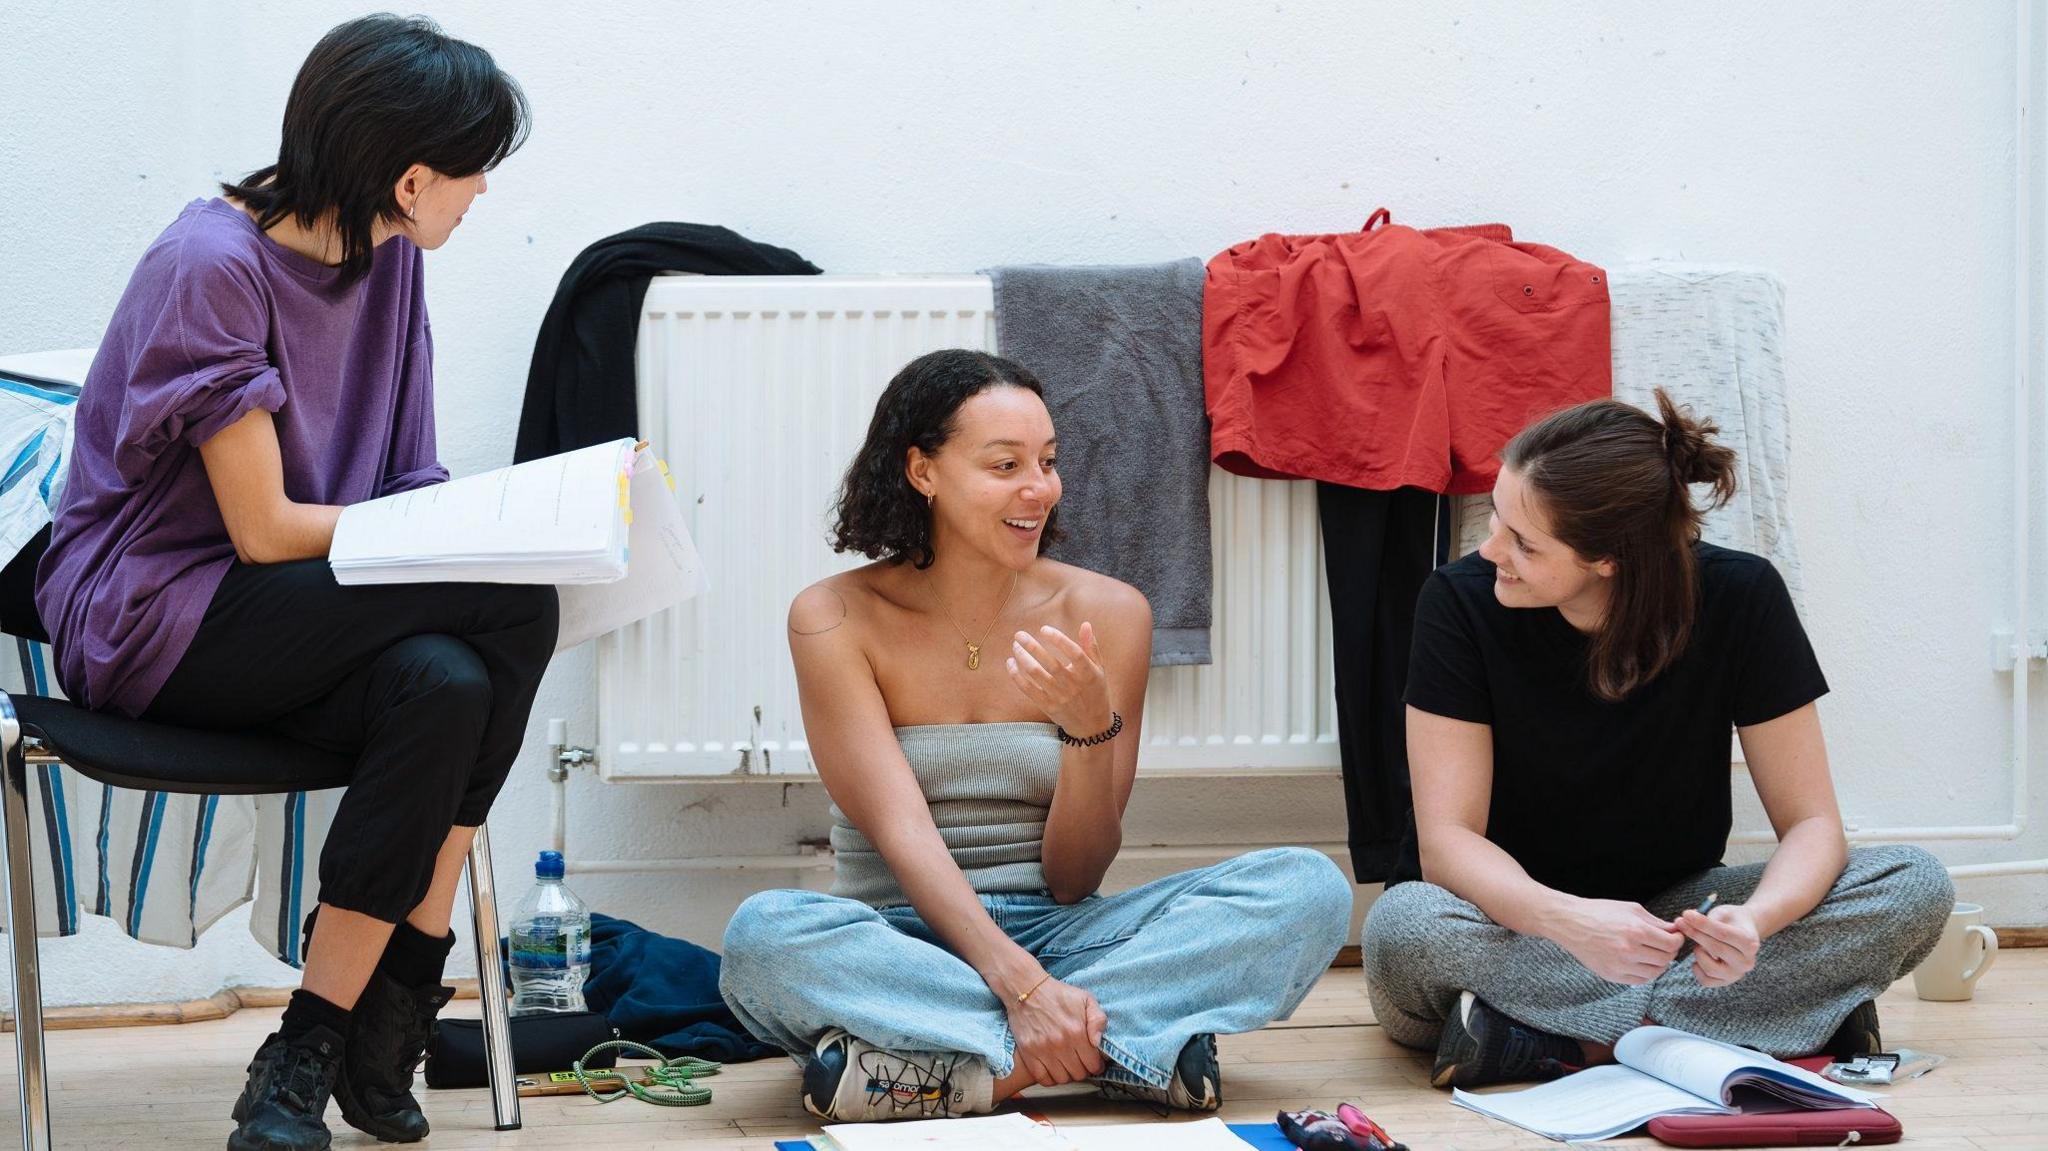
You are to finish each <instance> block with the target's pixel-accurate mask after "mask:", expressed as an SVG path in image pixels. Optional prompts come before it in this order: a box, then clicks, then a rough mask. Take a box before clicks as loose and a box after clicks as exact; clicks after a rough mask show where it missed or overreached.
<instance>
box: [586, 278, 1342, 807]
mask: <svg viewBox="0 0 2048 1151" xmlns="http://www.w3.org/2000/svg"><path fill="white" fill-rule="evenodd" d="M994 344H995V323H994V297H993V292H992V289H991V286H990V283H989V280H988V278H987V277H985V276H937V277H907V276H887V277H884V276H759V277H754V276H747V277H735V276H726V277H689V276H667V277H660V278H657V279H656V280H655V281H654V282H653V283H652V284H651V285H650V286H649V288H648V291H647V298H646V303H645V305H644V311H643V314H642V317H641V322H640V340H639V349H638V353H639V405H640V428H641V434H642V435H644V436H647V437H649V438H651V439H653V440H654V441H655V443H656V444H657V445H658V446H659V447H660V449H661V450H662V451H663V452H664V453H665V454H666V456H667V458H668V462H669V466H670V468H671V469H672V470H673V471H674V473H675V476H676V480H677V491H678V493H679V494H680V495H681V497H682V499H683V501H684V508H685V512H686V514H687V515H688V517H689V523H690V530H691V531H692V532H693V533H695V537H696V542H697V546H698V548H699V550H700V551H701V552H702V553H703V559H704V565H705V570H706V574H707V577H708V584H709V586H708V588H707V590H706V591H705V592H704V593H703V594H702V595H699V596H697V597H696V598H695V599H692V600H690V601H689V602H687V603H685V604H683V605H682V606H680V607H678V608H676V609H674V610H672V611H669V612H666V613H664V614H662V615H660V616H657V617H655V618H654V619H652V620H648V621H646V622H643V623H640V624H637V625H635V626H633V627H631V628H629V629H626V630H624V631H622V632H619V633H616V634H614V635H611V636H607V637H604V638H603V639H601V640H599V641H598V658H597V664H598V728H599V730H598V737H599V756H598V763H599V766H600V770H601V772H602V774H603V775H604V777H605V778H607V779H613V780H676V779H703V778H717V777H733V776H740V777H747V776H752V777H757V778H758V777H762V776H773V777H780V778H789V777H804V776H815V775H816V768H815V767H814V766H813V764H812V763H811V758H810V751H809V748H808V746H807V744H806V743H805V741H804V732H803V722H802V718H801V715H800V712H799V710H798V706H797V694H796V676H795V673H794V672H793V671H792V669H791V667H790V660H789V646H788V643H787V640H786V638H785V633H784V620H785V617H786V614H787V611H788V608H789V602H790V600H791V599H792V598H794V597H795V595H796V593H797V592H798V591H800V590H802V589H803V588H804V587H805V586H806V585H808V584H810V583H812V582H814V581H816V580H818V579H820V578H822V577H824V576H826V575H828V574H830V573H832V572H835V571H839V570H843V569H845V568H848V567H852V566H855V565H857V564H861V563H865V562H867V561H866V559H865V558H863V557H860V556H857V555H856V556H838V555H834V554H833V553H832V550H831V549H830V547H828V546H827V544H826V542H825V539H826V527H827V521H828V515H829V509H830V507H831V503H832V499H833V495H834V493H835V491H836V490H837V486H838V483H839V479H840V476H841V473H842V472H843V470H844V469H845V467H846V464H847V462H848V461H849V460H850V459H851V458H852V456H853V452H854V450H855V449H856V448H857V447H858V446H859V444H860V441H861V439H862V437H863V436H864V434H865V433H866V431H867V425H868V420H869V417H870V416H871V414H872V413H873V411H874V404H875V398H876V397H877V396H879V395H880V394H881V391H882V388H883V386H884V385H885V384H887V383H888V381H889V378H890V377H891V376H893V375H894V374H895V373H896V371H897V369H899V368H901V367H902V366H903V365H904V364H905V363H907V362H909V361H910V360H911V359H913V358H914V357H916V356H918V355H920V354H921V353H924V352H927V351H930V350H932V349H935V348H944V347H966V348H984V349H985V348H992V347H993V346H994ZM1209 501H1210V508H1211V515H1212V519H1213V531H1212V539H1213V540H1214V547H1215V553H1216V562H1215V575H1216V590H1215V595H1216V600H1215V613H1214V615H1215V618H1214V632H1213V636H1212V643H1211V649H1212V654H1213V655H1214V657H1215V661H1216V662H1215V663H1214V664H1212V665H1209V666H1207V667H1180V668H1156V669H1154V671H1153V673H1152V680H1151V687H1150V691H1149V694H1148V695H1147V698H1146V705H1145V724H1144V749H1143V751H1142V753H1141V755H1140V758H1139V766H1140V768H1141V769H1143V770H1145V771H1147V772H1162V771H1164V772H1182V771H1199V772H1241V771H1258V770H1268V771H1288V770H1302V769H1311V770H1328V769H1330V768H1333V767H1334V766H1335V765H1336V763H1337V741H1336V715H1335V703H1334V693H1333V691H1332V687H1331V679H1330V622H1329V617H1330V613H1329V603H1328V596H1327V593H1326V590H1325V588H1324V582H1323V562H1322V554H1321V547H1320V533H1319V531H1318V529H1317V523H1316V506H1315V488H1314V485H1312V484H1307V483H1280V482H1275V481H1269V480H1246V479H1240V478H1238V477H1236V476H1232V475H1229V474H1227V473H1224V472H1222V471H1220V470H1218V471H1212V473H1211V480H1210V485H1209Z"/></svg>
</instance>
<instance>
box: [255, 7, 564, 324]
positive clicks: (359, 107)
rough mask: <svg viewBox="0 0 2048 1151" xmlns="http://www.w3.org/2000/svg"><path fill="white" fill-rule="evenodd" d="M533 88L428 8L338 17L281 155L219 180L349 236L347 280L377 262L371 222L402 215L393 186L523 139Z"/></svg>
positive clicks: (294, 100)
mask: <svg viewBox="0 0 2048 1151" xmlns="http://www.w3.org/2000/svg"><path fill="white" fill-rule="evenodd" d="M530 122H531V117H530V113H529V111H528V109H527V105H526V95H525V93H523V92H521V91H520V90H519V85H518V84H517V83H515V82H514V81H513V79H512V77H510V76H508V75H506V74H505V73H504V72H503V71H501V70H500V69H499V68H498V64H497V62H496V61H495V60H492V59H491V54H490V53H489V52H486V51H484V50H483V49H482V48H479V47H477V46H476V45H474V44H469V43H465V42H464V41H461V40H457V39H455V38H454V37H452V36H449V35H446V34H444V33H443V32H442V31H441V29H440V27H439V26H438V25H436V24H435V23H434V22H433V21H432V20H429V19H427V18H426V17H424V16H394V15H392V14H390V13H388V12H380V13H377V14H375V15H371V16H364V17H361V18H359V19H355V20H350V21H349V22H347V23H346V24H340V25H337V26H336V27H335V28H333V29H332V30H331V31H329V32H328V33H327V35H325V36H322V37H321V38H320V42H319V43H318V44H315V45H314V46H313V51H312V53H311V54H310V55H308V56H307V57H306V62H305V63H304V64H303V65H300V67H299V75H298V79H296V80H294V81H292V92H291V96H290V98H289V99H287V100H286V101H285V105H284V134H283V138H282V140H281V141H280V142H279V144H278V149H277V163H275V164H272V165H270V166H269V167H267V168H259V169H258V170H256V171H254V172H251V173H249V174H248V175H247V176H246V177H244V178H243V179H242V180H241V182H240V183H234V184H228V183H223V184H222V185H221V190H222V191H223V192H226V193H227V194H228V195H230V196H233V197H235V198H236V199H238V200H240V201H242V202H243V203H244V204H247V205H248V206H249V207H250V208H251V209H253V210H254V211H255V213H256V217H257V219H256V223H257V226H258V227H261V228H269V227H270V226H271V225H273V224H276V223H277V222H278V221H280V220H282V219H284V218H285V217H287V216H290V217H293V218H294V219H296V220H297V221H298V223H299V224H300V226H302V227H306V228H311V227H314V226H316V225H317V224H318V223H319V222H320V220H321V218H322V217H324V216H326V215H327V214H328V213H329V212H332V213H333V214H334V224H335V228H336V230H337V231H338V232H339V233H340V235H341V279H342V282H343V283H352V282H354V281H356V280H359V279H361V278H362V277H363V276H364V275H366V274H367V273H368V272H369V270H370V260H371V257H372V255H373V253H372V250H371V243H370V239H371V229H372V228H373V227H374V226H375V225H376V223H377V222H378V221H379V220H384V221H391V222H396V221H398V220H402V219H404V215H405V214H404V213H403V212H402V211H400V210H399V207H398V198H397V196H396V194H395V193H394V192H393V188H394V187H395V186H396V185H397V183H398V179H399V177H400V176H403V175H405V170H406V169H407V168H410V167H411V166H413V165H414V164H424V165H426V166H427V167H428V168H431V169H433V170H434V171H435V172H438V173H440V174H441V175H443V176H451V177H458V178H459V177H464V176H474V175H476V174H477V173H479V172H487V171H489V170H491V169H492V168H495V167H497V166H498V164H499V162H501V161H502V160H504V159H505V157H507V156H509V155H511V154H512V153H513V152H514V151H515V150H517V149H518V147H519V145H521V144H523V143H525V142H526V134H527V130H528V127H529V124H530Z"/></svg>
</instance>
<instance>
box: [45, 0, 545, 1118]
mask: <svg viewBox="0 0 2048 1151" xmlns="http://www.w3.org/2000/svg"><path fill="white" fill-rule="evenodd" d="M527 122H528V121H527V108H526V102H525V98H524V97H523V96H522V95H521V93H520V91H519V88H518V86H517V85H516V84H514V83H513V81H512V79H511V78H510V77H509V76H507V75H505V74H504V73H503V72H502V71H500V70H499V69H498V67H497V65H496V63H495V62H493V61H492V59H491V57H490V55H489V54H488V53H486V52H485V51H483V50H482V49H480V48H477V47H475V46H474V45H470V44H466V43H463V42H462V41H459V40H455V39H452V38H450V37H447V36H445V35H443V34H442V33H441V32H440V30H439V29H438V28H436V27H435V26H434V25H433V24H432V23H431V22H429V21H427V20H424V19H421V18H413V19H400V18H398V17H395V16H371V17H366V18H363V19H360V20H354V21H350V22H349V23H346V24H343V25H341V26H339V27H337V28H335V29H334V30H333V31H331V32H329V33H328V34H327V35H326V36H325V37H324V38H322V39H321V41H320V43H319V44H318V45H317V46H315V47H314V49H313V52H312V55H311V56H309V57H308V58H307V60H306V63H305V65H304V66H303V67H302V68H301V69H300V71H299V75H298V79H297V80H296V82H295V83H294V84H293V87H292V92H291V96H290V99H289V100H288V101H287V103H286V105H285V115H284V130H283V139H282V144H281V146H280V149H279V153H278V160H277V163H276V164H275V165H273V166H271V167H267V168H264V169H262V170H260V171H257V172H254V173H252V174H251V175H250V176H249V177H248V178H247V179H245V180H243V181H241V182H240V183H235V184H226V185H223V190H224V192H225V193H226V195H225V197H224V198H220V199H215V200H211V201H206V202H194V203H193V204H191V205H190V206H188V207H187V208H186V209H185V211H184V212H183V213H181V214H180V215H179V217H178V218H177V220H175V221H173V222H172V224H171V225H170V227H168V228H166V229H165V230H164V232H163V234H162V235H161V236H159V237H158V238H157V240H156V242H155V243H153V244H151V245H150V247H149V250H148V251H146V252H145V253H143V256H142V260H141V263H140V264H139V265H138V266H137V267H136V270H135V274H134V276H133V278H132V279H131V280H130V281H129V284H128V288H127V291H126V292H125V293H124V294H123V296H122V298H121V302H120V304H119V305H118V306H117V308H116V309H115V312H114V316H113V318H112V320H111V321H110V322H109V324H108V327H107V333H106V337H105V339H104V340H103V341H102V343H101V344H100V348H99V354H98V357H97V358H96V359H95V360H94V361H93V366H92V372H91V374H90V375H89V376H88V377H87V380H86V385H85V388H84V390H83V393H82V395H81V397H80V400H79V406H78V420H77V436H76V446H75V449H74V454H73V456H72V463H71V475H70V482H69V486H68V487H67V489H66V491H65V495H64V502H63V506H62V508H61V509H60V510H59V512H58V515H57V521H56V526H55V529H54V532H53V535H52V539H51V543H50V548H49V551H48V553H47V554H46V555H45V556H44V557H43V560H42V563H41V566H40V567H39V569H38V572H37V576H38V578H37V587H36V602H37V607H38V609H39V611H40V613H41V615H42V617H43V620H44V622H45V624H46V626H47V627H48V630H49V632H50V634H51V636H52V639H53V643H54V647H55V650H56V655H57V666H58V677H59V679H60V681H61V682H62V683H63V685H64V688H65V690H66V691H67V692H69V693H70V694H71V695H72V697H73V698H75V699H78V700H80V701H82V702H84V703H85V704H86V705H88V706H91V707H95V708H104V709H107V710H110V711H116V712H120V713H122V714H125V715H131V716H142V717H145V718H148V719H151V720H157V721H161V722H165V723H172V724H181V725H186V726H195V727H210V728H228V729H234V728H262V729H266V730H269V731H274V732H280V733H283V734H286V735H289V736H292V737H294V738H297V739H300V740H303V741H305V742H307V743H309V744H313V745H316V746H319V747H322V748H327V749H330V750H333V751H338V752H342V753H345V754H351V755H354V756H355V757H356V772H355V775H354V777H353V778H352V780H351V782H350V785H349V788H348V791H347V793H346V795H345V796H344V797H343V799H342V801H341V803H340V806H339V808H338V810H337V811H336V814H335V818H334V825H333V828H332V830H331V831H330V832H329V834H328V837H327V844H326V847H325V849H324V850H323V852H322V853H321V858H320V903H321V906H320V908H319V909H317V910H316V912H315V914H314V917H313V918H311V919H309V921H308V924H307V930H308V931H309V932H310V933H311V937H312V938H311V943H310V945H309V947H308V948H307V952H306V965H305V976H304V980H303V984H302V986H301V988H300V989H299V990H298V991H297V992H296V993H295V994H294V995H293V996H292V1001H291V1004H290V1005H289V1006H288V1007H287V1008H286V1009H285V1013H284V1019H283V1021H282V1023H281V1025H280V1027H279V1029H278V1033H277V1034H276V1035H273V1036H271V1037H270V1038H268V1039H267V1040H266V1041H265V1042H264V1044H263V1046H262V1048H261V1049H260V1050H259V1051H258V1052H257V1055H256V1058H255V1060H254V1062H252V1063H251V1064H250V1069H249V1081H248V1086H247V1087H246V1088H245V1089H244V1091H243V1093H242V1097H241V1099H240V1100H238V1101H237V1102H236V1104H235V1111H234V1116H235V1120H236V1122H237V1123H238V1124H239V1126H238V1128H237V1129H236V1131H235V1133H234V1135H233V1136H231V1137H230V1138H229V1140H228V1146H229V1148H230V1149H231V1151H274V1149H283V1148H292V1149H296V1148H324V1147H326V1146H328V1141H329V1140H328V1131H327V1128H326V1125H325V1123H324V1122H323V1120H322V1118H321V1116H322V1113H323V1112H324V1110H325V1108H326V1104H327V1099H328V1096H329V1095H330V1093H331V1094H332V1095H333V1096H334V1097H335V1098H336V1100H337V1101H338V1102H339V1103H340V1105H341V1111H342V1116H343V1117H344V1118H345V1119H346V1120H347V1121H348V1122H349V1123H350V1124H351V1125H353V1126H355V1127H358V1128H360V1129H362V1130H364V1131H366V1132H369V1133H370V1134H372V1135H375V1136H376V1137H378V1138H379V1139H383V1140H386V1141H392V1142H411V1141H413V1140H417V1139H419V1138H420V1137H422V1136H424V1135H425V1134H426V1133H427V1121H426V1118H425V1117H424V1116H423V1115H422V1114H421V1113H420V1109H419V1104H418V1102H417V1101H416V1100H414V1098H413V1097H412V1095H411V1093H410V1086H411V1083H412V1070H413V1067H414V1065H415V1064H416V1063H417V1061H418V1059H419V1056H420V1054H421V1051H422V1049H423V1047H424V1045H425V1042H426V1037H427V1035H428V1033H429V1030H430V1028H431V1024H432V1022H433V1019H434V1016H435V1013H436V1012H437V1011H438V1010H439V1008H440V1006H441V1005H442V1004H443V1003H445V1002H446V1001H447V999H448V997H449V995H450V994H451V993H450V991H449V989H447V988H445V987H442V986H441V972H442V965H443V962H444V961H445V959H446V958H447V954H448V947H449V942H450V936H449V926H448V925H449V915H450V912H451V910H452V908H453V904H454V898H455V883H456V879H457V877H458V876H459V874H460V871H461V867H462V863H463V860H464V858H465V856H466V855H467V852H468V849H469V844H470V840H471V838H472V837H473V836H474V834H475V829H476V826H477V825H478V824H479V823H481V822H482V821H483V819H484V815H485V813H486V812H487V811H488V810H489V809H490V806H491V801H492V800H493V799H494V798H495V797H496V795H497V792H498V788H499V786H500V785H501V784H502V783H503V782H504V779H505V775H506V772H507V771H508V770H509V769H510V768H511V765H512V761H513V759H514V757H515V756H516V755H517V754H518V751H519V744H520V740H521V737H522V735H523V733H524V731H525V727H526V720H527V713H528V712H529V711H530V710H531V708H532V705H533V698H534V692H535V690H536V688H537V687H538V685H539V683H540V678H541V673H542V672H543V671H544V670H545V669H546V667H547V662H548V658H549V656H550V655H551V654H552V652H553V649H554V643H555V631H556V604H555V594H554V590H553V589H552V588H548V587H527V586H506V585H451V584H425V585H409V586H394V587H341V586H339V585H337V584H336V583H335V581H334V576H333V574H332V572H331V571H330V570H329V568H328V565H327V561H326V556H327V551H328V547H329V545H330V544H331V542H332V540H333V535H334V525H335V520H336V519H337V517H339V516H340V514H341V509H342V508H343V507H344V506H346V505H348V504H351V503H356V502H359V501H362V500H369V499H375V498H377V497H379V496H385V495H389V494H391V493H393V492H400V491H405V490H407V489H410V488H417V487H420V486H423V485H426V484H433V483H439V482H441V481H443V480H445V479H447V478H448V473H447V471H446V470H445V469H443V468H442V467H441V464H440V462H439V460H438V458H437V456H436V452H435V445H434V404H433V372H432V369H433V338H432V334H431V330H430V328H429V327H428V324H427V311H426V303H425V299H424V296H423V293H422V258H421V250H422V249H434V248H439V247H440V246H441V245H442V244H443V243H445V242H446V241H447V239H448V237H449V235H450V234H451V233H452V232H453V231H454V229H455V227H456V226H457V225H458V224H459V223H461V220H462V215H463V213H464V212H465V211H466V210H467V209H468V208H469V206H470V203H471V201H472V200H474V199H475V197H476V196H477V195H478V194H480V193H481V192H483V191H484V173H485V172H487V171H488V170H490V169H491V168H493V167H494V166H496V165H497V164H498V162H499V161H501V160H503V159H504V158H505V157H506V156H507V155H509V154H510V153H511V152H512V151H513V150H514V149H515V148H517V147H518V146H519V144H520V143H521V142H522V141H523V139H524V137H525V134H526V128H527ZM316 923H317V926H315V924H316Z"/></svg>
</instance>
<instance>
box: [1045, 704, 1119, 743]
mask: <svg viewBox="0 0 2048 1151" xmlns="http://www.w3.org/2000/svg"><path fill="white" fill-rule="evenodd" d="M1123 730H1124V717H1123V713H1121V712H1117V711H1112V712H1110V713H1109V730H1107V731H1099V732H1096V733H1095V734H1094V735H1091V736H1088V737H1087V738H1086V739H1083V738H1080V737H1078V736H1072V735H1068V734H1067V729H1066V728H1064V727H1060V726H1057V725H1055V726H1054V727H1053V731H1055V732H1057V733H1058V734H1059V737H1060V742H1061V743H1064V744H1066V745H1067V746H1068V747H1096V746H1098V745H1100V744H1105V743H1108V742H1109V741H1110V740H1112V739H1115V738H1116V737H1117V736H1118V735H1119V734H1121V733H1122V732H1123Z"/></svg>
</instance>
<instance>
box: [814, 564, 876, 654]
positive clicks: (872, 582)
mask: <svg viewBox="0 0 2048 1151" xmlns="http://www.w3.org/2000/svg"><path fill="white" fill-rule="evenodd" d="M889 566H890V565H888V564H884V563H871V564H866V565H864V566H862V567H857V568H854V569H852V570H850V571H843V572H839V573H838V574H836V575H830V576H826V577H825V578H824V579H821V580H819V581H818V582H817V583H814V584H812V585H811V586H809V587H807V588H805V589H804V590H802V591H800V592H798V593H797V595H796V598H795V599H794V600H791V601H790V604H789V630H790V633H791V635H792V636H809V635H825V634H827V633H830V632H835V631H842V630H847V629H849V628H851V629H852V630H855V631H859V630H862V629H863V628H864V627H866V626H869V625H872V624H873V623H874V621H875V619H876V617H877V616H878V615H880V614H882V613H883V612H885V611H887V610H888V609H889V607H890V606H891V605H892V604H893V602H894V601H893V597H892V596H891V594H890V591H889V587H888V584H889V582H890V581H889V579H888V576H889V574H890V572H889V571H888V569H889Z"/></svg>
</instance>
